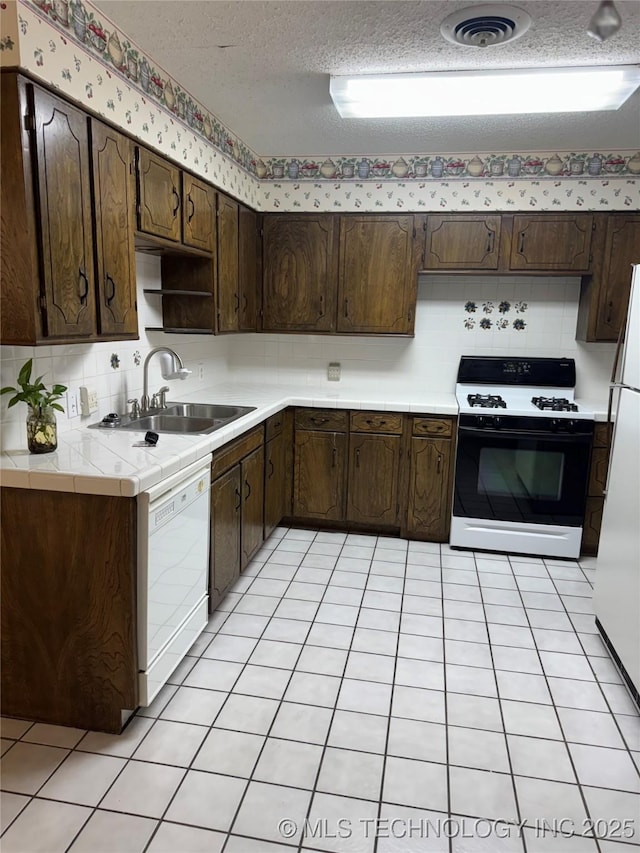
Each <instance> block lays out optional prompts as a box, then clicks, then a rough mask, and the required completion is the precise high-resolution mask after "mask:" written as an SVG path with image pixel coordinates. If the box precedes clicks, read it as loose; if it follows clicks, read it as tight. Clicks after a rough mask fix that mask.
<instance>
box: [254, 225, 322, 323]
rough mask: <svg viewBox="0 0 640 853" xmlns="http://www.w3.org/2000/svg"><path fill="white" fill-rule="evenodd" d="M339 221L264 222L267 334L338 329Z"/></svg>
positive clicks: (264, 320) (265, 319) (264, 296)
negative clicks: (336, 305) (336, 317)
mask: <svg viewBox="0 0 640 853" xmlns="http://www.w3.org/2000/svg"><path fill="white" fill-rule="evenodd" d="M336 250H337V220H336V218H335V217H333V216H331V215H328V214H318V215H315V214H300V215H289V214H283V215H279V214H276V215H271V216H266V217H265V218H264V224H263V291H262V301H263V320H262V328H263V329H264V331H265V332H271V331H292V332H293V331H296V332H331V331H333V330H334V329H335V311H336V308H335V297H336V281H337V261H338V255H337V251H336Z"/></svg>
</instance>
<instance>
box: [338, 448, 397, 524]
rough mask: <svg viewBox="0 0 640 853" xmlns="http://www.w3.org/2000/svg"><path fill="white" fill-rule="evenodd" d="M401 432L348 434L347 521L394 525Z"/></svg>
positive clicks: (395, 521) (395, 519)
mask: <svg viewBox="0 0 640 853" xmlns="http://www.w3.org/2000/svg"><path fill="white" fill-rule="evenodd" d="M401 444H402V436H400V435H361V434H358V433H351V437H350V447H349V479H348V483H349V485H348V488H347V520H348V521H357V522H361V523H364V524H376V525H395V524H396V523H397V520H398V509H399V507H398V475H399V471H400V450H401Z"/></svg>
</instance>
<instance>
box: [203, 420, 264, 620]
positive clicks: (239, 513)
mask: <svg viewBox="0 0 640 853" xmlns="http://www.w3.org/2000/svg"><path fill="white" fill-rule="evenodd" d="M263 524H264V430H263V427H262V426H260V427H256V428H255V429H253V430H251V431H250V432H248V433H247V434H246V435H244V436H241V437H240V438H238V439H236V440H235V441H232V442H230V443H229V444H228V445H225V446H224V447H222V448H220V450H217V451H215V452H214V454H213V461H212V463H211V549H210V559H209V565H210V583H209V587H210V595H209V608H210V609H211V610H213V609H215V607H216V605H217V604H218V602H219V601H220V600H221V599H222V598H223V597H224V595H225V593H226V592H227V590H228V589H229V587H230V586H231V584H232V583H233V582H234V581H235V579H236V578H237V577H238V576H239V575H240V572H241V571H242V570H243V569H244V568H245V567H246V565H247V563H248V562H249V561H250V560H251V558H252V557H253V555H254V554H255V553H256V551H257V550H258V549H259V548H260V546H261V545H262V542H263V538H264V526H263Z"/></svg>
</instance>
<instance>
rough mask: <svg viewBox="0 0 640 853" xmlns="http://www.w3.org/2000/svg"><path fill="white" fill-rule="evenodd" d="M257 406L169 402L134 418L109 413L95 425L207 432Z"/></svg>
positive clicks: (175, 431) (174, 431)
mask: <svg viewBox="0 0 640 853" xmlns="http://www.w3.org/2000/svg"><path fill="white" fill-rule="evenodd" d="M255 408H256V407H255V406H218V405H208V404H206V403H167V407H166V409H161V410H156V411H154V412H152V413H149V414H145V415H142V416H141V417H139V418H131V417H130V416H129V415H127V416H125V417H124V418H121V419H118V420H116V419H115V418H114V417H113V416H110V415H107V417H106V418H104V419H103V420H102V421H101V422H100V423H99V424H93V426H101V427H112V428H114V427H115V428H116V429H135V430H151V431H153V432H168V433H181V434H185V433H196V434H198V433H199V434H201V435H206V434H207V433H210V432H215V431H216V430H217V429H221V428H222V427H224V426H226V425H227V424H229V423H231V421H235V420H237V419H238V418H241V417H242V416H243V415H246V414H248V413H249V412H253V411H255Z"/></svg>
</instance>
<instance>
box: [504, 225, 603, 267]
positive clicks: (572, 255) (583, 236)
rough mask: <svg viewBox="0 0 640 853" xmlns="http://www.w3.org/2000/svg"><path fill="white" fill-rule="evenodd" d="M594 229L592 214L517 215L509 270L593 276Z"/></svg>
mask: <svg viewBox="0 0 640 853" xmlns="http://www.w3.org/2000/svg"><path fill="white" fill-rule="evenodd" d="M593 225H594V219H593V215H592V214H590V213H558V214H545V213H541V214H517V215H515V216H514V217H513V234H512V238H511V255H510V259H509V268H510V269H511V270H518V271H524V270H528V271H532V272H540V271H545V270H549V271H552V272H563V271H566V272H577V273H582V272H584V273H587V272H589V270H590V268H591V260H592V259H591V236H592V231H593Z"/></svg>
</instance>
